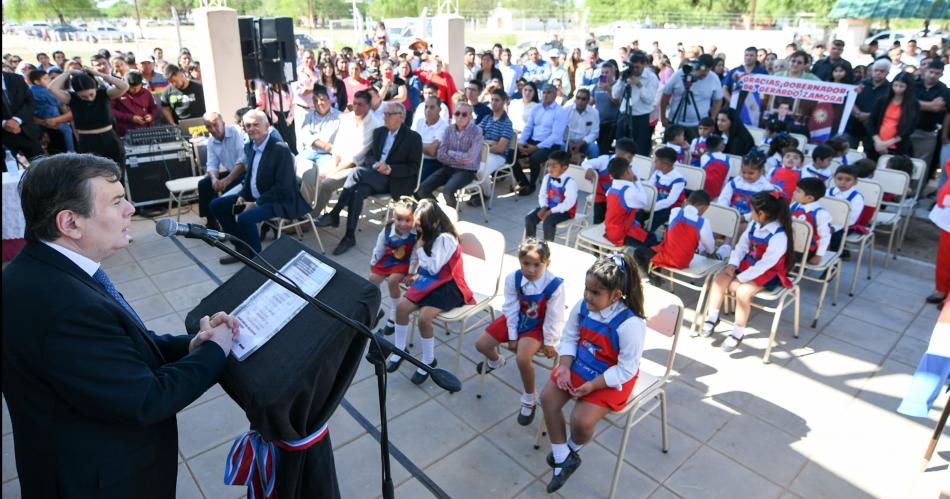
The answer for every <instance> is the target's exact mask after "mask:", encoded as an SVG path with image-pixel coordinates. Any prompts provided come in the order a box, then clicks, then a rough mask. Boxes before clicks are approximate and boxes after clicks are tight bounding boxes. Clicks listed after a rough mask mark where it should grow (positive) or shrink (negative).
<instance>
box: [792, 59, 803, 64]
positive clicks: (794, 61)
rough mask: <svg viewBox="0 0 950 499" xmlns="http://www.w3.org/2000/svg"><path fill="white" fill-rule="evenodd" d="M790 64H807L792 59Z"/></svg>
mask: <svg viewBox="0 0 950 499" xmlns="http://www.w3.org/2000/svg"><path fill="white" fill-rule="evenodd" d="M788 62H789V63H790V64H805V61H803V60H801V59H792V60H791V61H788Z"/></svg>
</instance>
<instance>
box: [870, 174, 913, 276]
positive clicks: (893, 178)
mask: <svg viewBox="0 0 950 499" xmlns="http://www.w3.org/2000/svg"><path fill="white" fill-rule="evenodd" d="M871 180H873V181H875V182H877V183H878V184H880V185H881V188H882V189H883V191H884V193H885V194H892V195H894V197H895V198H897V201H881V207H882V208H883V207H887V208H890V209H891V210H893V211H881V210H878V211H876V212H875V213H874V220H875V222H876V224H877V227H878V228H877V230H878V231H879V232H883V233H884V234H890V237H889V238H888V240H887V256H886V257H885V258H884V268H885V269H886V268H887V264H888V260H890V256H891V254H892V252H893V250H894V239H895V238H896V237H897V235H898V234H899V233H900V231H901V223H902V218H903V215H904V208H905V205H904V199H905V198H906V197H907V189H908V188H909V187H910V176H909V175H907V174H906V173H904V172H902V171H899V170H889V169H882V168H878V169H876V170H875V171H874V176H873V177H871ZM881 227H887V230H882V229H881Z"/></svg>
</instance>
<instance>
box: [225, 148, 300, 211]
mask: <svg viewBox="0 0 950 499" xmlns="http://www.w3.org/2000/svg"><path fill="white" fill-rule="evenodd" d="M262 154H263V157H261V161H260V163H258V165H257V168H258V169H259V170H260V171H258V172H257V189H258V191H260V193H261V197H260V198H258V199H255V198H254V196H253V195H252V194H251V177H252V172H251V168H252V167H253V164H254V155H255V152H254V142H253V141H249V142H248V143H247V144H244V155H245V157H246V158H247V171H246V172H245V173H244V182H242V184H243V187H242V188H241V197H242V198H244V199H245V200H248V201H256V202H257V204H259V205H262V204H267V205H271V206H273V207H274V212H275V213H277V216H279V217H282V218H291V219H293V218H297V217H302V216H303V215H304V213H307V212H308V211H310V205H309V204H307V201H306V200H305V199H304V198H303V195H302V194H300V186H299V185H298V182H297V173H296V170H295V168H294V155H293V153H291V152H290V148H288V147H287V144H286V143H284V142H278V141H276V140H274V138H273V137H270V138H269V139H267V145H265V146H264V152H263V153H262Z"/></svg>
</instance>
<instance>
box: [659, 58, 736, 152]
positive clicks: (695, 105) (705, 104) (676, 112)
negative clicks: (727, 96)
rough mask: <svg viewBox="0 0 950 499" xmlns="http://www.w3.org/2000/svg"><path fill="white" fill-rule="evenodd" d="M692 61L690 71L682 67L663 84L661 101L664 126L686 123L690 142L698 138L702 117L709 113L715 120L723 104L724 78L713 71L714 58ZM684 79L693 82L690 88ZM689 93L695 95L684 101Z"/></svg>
mask: <svg viewBox="0 0 950 499" xmlns="http://www.w3.org/2000/svg"><path fill="white" fill-rule="evenodd" d="M690 64H691V65H690V67H691V68H692V70H691V71H690V74H688V75H687V74H685V72H684V71H683V69H682V68H680V69H679V70H677V71H676V72H675V73H673V76H672V77H671V78H670V81H668V82H667V83H666V86H665V87H663V98H662V100H660V119H661V120H662V121H663V126H669V125H670V124H671V123H672V124H674V125H681V126H683V127H684V128H686V140H687V141H691V140H693V139H695V138H696V136H697V133H698V132H697V128H698V127H699V120H701V119H703V118H705V117H707V116H709V117H711V118H712V119H714V120H715V119H716V115H717V114H719V108H720V107H722V81H721V80H720V79H719V77H718V76H716V73H713V72H712V67H713V66H714V65H715V60H714V59H713V58H712V56H710V55H708V54H703V55H701V56H699V59H697V60H696V61H695V62H692V63H690ZM684 76H685V78H684ZM684 80H686V81H691V83H690V84H689V85H690V87H689V89H687V88H686V84H685V83H684ZM687 92H689V93H687ZM687 95H690V96H692V97H691V98H689V99H686V100H684V99H685V97H686V96H687Z"/></svg>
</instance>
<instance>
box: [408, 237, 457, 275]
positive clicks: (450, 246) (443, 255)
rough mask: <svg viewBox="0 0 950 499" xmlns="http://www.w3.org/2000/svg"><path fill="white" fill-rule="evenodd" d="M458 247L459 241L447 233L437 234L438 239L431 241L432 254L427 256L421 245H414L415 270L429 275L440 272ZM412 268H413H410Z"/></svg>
mask: <svg viewBox="0 0 950 499" xmlns="http://www.w3.org/2000/svg"><path fill="white" fill-rule="evenodd" d="M458 247H459V240H458V239H456V237H455V236H454V235H452V234H449V233H447V232H446V233H443V234H439V237H437V238H435V241H432V254H431V255H427V254H426V252H425V249H424V248H423V247H422V245H421V244H417V245H416V249H415V250H413V258H415V261H416V262H417V264H418V268H417V269H416V270H417V271H418V269H426V270H427V271H428V272H429V273H430V274H432V275H436V274H438V273H439V271H440V270H442V267H444V266H445V264H446V263H448V262H449V259H450V258H452V255H454V254H455V250H456V249H458ZM410 268H414V267H410Z"/></svg>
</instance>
